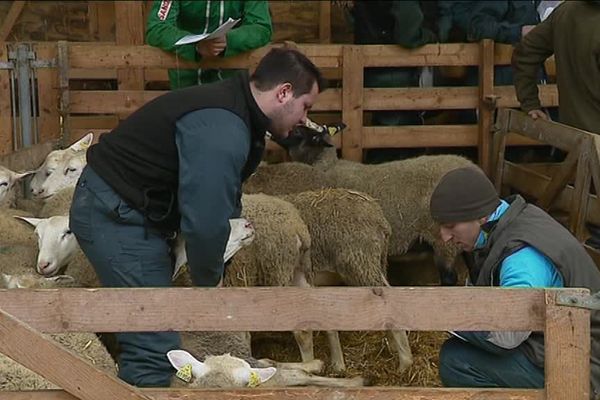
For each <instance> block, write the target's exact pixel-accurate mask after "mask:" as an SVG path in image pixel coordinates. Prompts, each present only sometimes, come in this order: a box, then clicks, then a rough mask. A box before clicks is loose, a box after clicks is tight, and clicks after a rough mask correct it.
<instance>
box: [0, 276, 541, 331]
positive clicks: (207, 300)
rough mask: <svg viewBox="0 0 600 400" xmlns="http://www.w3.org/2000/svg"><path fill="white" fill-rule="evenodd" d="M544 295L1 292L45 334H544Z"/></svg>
mask: <svg viewBox="0 0 600 400" xmlns="http://www.w3.org/2000/svg"><path fill="white" fill-rule="evenodd" d="M442 293H443V294H442ZM543 295H544V292H543V290H533V291H523V290H519V289H516V290H515V289H513V290H511V289H489V288H427V287H423V288H420V287H418V288H358V287H352V288H346V287H345V288H335V287H328V288H313V289H299V288H290V287H288V288H280V287H272V288H220V289H202V288H168V289H153V288H144V289H135V290H132V289H124V288H122V289H63V290H60V291H58V290H46V291H45V290H37V291H27V290H1V291H0V308H2V309H3V310H5V311H6V312H9V313H10V314H12V315H14V316H15V317H17V318H19V319H21V320H22V321H24V322H26V323H27V324H29V325H31V326H32V327H34V328H36V329H39V330H41V331H43V332H63V331H84V332H106V331H109V332H112V330H111V329H113V330H114V329H119V330H124V331H144V330H150V331H157V330H158V331H163V330H171V329H174V330H179V331H194V330H209V331H231V330H234V331H240V330H247V331H273V330H277V331H294V330H299V329H309V330H333V329H335V330H346V331H360V330H365V331H372V330H391V329H406V330H430V331H440V330H449V329H461V330H473V329H477V330H479V329H486V330H542V329H543V326H544V318H543V316H544V315H543V313H544V310H543V307H541V306H540V305H541V304H543ZM449 304H451V305H452V307H448V305H449ZM307 310H310V312H307ZM492 310H493V311H494V312H492ZM257 315H260V318H257Z"/></svg>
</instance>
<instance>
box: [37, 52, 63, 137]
mask: <svg viewBox="0 0 600 400" xmlns="http://www.w3.org/2000/svg"><path fill="white" fill-rule="evenodd" d="M34 49H35V53H36V55H37V59H38V60H48V61H50V60H56V57H57V56H58V51H57V46H56V45H51V46H48V45H38V44H36V45H35V48H34ZM36 75H37V85H38V100H39V110H40V111H39V115H40V116H39V124H38V128H39V133H40V136H39V139H40V140H39V142H40V143H44V142H47V141H50V140H52V141H54V140H58V139H59V137H60V116H59V113H58V99H59V92H58V72H57V69H56V68H38V69H37V70H36Z"/></svg>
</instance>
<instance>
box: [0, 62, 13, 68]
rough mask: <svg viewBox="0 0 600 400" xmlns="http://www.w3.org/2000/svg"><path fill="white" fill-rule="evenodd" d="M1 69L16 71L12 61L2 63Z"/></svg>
mask: <svg viewBox="0 0 600 400" xmlns="http://www.w3.org/2000/svg"><path fill="white" fill-rule="evenodd" d="M0 69H15V64H14V63H13V62H12V61H8V62H6V61H0Z"/></svg>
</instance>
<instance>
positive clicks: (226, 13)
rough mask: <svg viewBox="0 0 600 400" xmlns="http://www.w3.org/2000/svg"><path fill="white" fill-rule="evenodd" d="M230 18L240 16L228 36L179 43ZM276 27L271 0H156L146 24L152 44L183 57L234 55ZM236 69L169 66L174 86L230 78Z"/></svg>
mask: <svg viewBox="0 0 600 400" xmlns="http://www.w3.org/2000/svg"><path fill="white" fill-rule="evenodd" d="M228 18H233V19H238V18H239V19H240V22H239V23H238V25H237V26H236V27H235V28H233V29H232V30H230V31H229V32H228V33H227V34H226V36H225V37H224V38H217V39H212V40H203V41H200V42H198V43H192V44H187V45H181V46H175V42H177V41H178V40H179V39H181V38H182V37H184V36H187V35H190V34H202V33H210V32H212V31H214V30H215V29H216V28H217V27H218V26H219V25H221V24H222V23H223V22H225V21H227V19H228ZM272 34H273V27H272V24H271V15H270V13H269V4H268V2H267V1H210V0H200V1H154V4H153V5H152V10H151V11H150V15H149V17H148V21H147V24H146V41H147V42H148V44H149V45H151V46H155V47H158V48H161V49H163V50H165V51H169V52H173V53H176V54H177V55H178V57H180V58H181V59H183V60H188V61H199V60H201V59H208V58H214V57H230V56H234V55H236V54H239V53H242V52H244V51H248V50H253V49H257V48H259V47H262V46H264V45H266V44H268V43H269V42H270V41H271V36H272ZM234 73H236V70H215V69H206V70H195V69H172V70H169V80H170V82H171V89H178V88H183V87H188V86H194V85H198V84H203V83H210V82H215V81H218V80H221V79H226V78H228V77H230V76H231V75H233V74H234Z"/></svg>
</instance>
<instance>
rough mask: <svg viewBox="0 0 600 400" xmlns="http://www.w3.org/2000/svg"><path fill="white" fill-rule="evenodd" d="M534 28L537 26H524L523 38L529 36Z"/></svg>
mask: <svg viewBox="0 0 600 400" xmlns="http://www.w3.org/2000/svg"><path fill="white" fill-rule="evenodd" d="M533 28H535V25H523V26H522V27H521V37H524V36H525V35H527V34H528V33H529V32H531V30H532V29H533Z"/></svg>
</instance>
